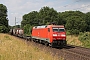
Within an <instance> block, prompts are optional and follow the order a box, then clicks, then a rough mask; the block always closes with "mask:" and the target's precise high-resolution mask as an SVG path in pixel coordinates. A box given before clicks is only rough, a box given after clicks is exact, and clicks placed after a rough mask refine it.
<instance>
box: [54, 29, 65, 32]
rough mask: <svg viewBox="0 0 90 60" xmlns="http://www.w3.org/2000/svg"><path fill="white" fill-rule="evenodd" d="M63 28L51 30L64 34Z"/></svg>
mask: <svg viewBox="0 0 90 60" xmlns="http://www.w3.org/2000/svg"><path fill="white" fill-rule="evenodd" d="M64 31H65V30H64V28H53V32H64Z"/></svg>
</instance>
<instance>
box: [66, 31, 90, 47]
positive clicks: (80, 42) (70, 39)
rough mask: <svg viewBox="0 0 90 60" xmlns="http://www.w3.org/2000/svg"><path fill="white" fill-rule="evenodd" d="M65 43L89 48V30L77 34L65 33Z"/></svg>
mask: <svg viewBox="0 0 90 60" xmlns="http://www.w3.org/2000/svg"><path fill="white" fill-rule="evenodd" d="M67 43H68V44H71V45H76V46H82V47H86V48H90V32H85V33H80V34H79V35H78V36H74V35H72V36H71V35H67Z"/></svg>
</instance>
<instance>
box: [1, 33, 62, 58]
mask: <svg viewBox="0 0 90 60" xmlns="http://www.w3.org/2000/svg"><path fill="white" fill-rule="evenodd" d="M0 60H63V58H57V56H52V55H51V53H50V52H48V53H45V52H44V51H41V50H40V49H39V48H37V47H35V46H34V45H33V44H32V43H31V44H30V45H28V44H27V43H26V42H25V41H23V40H20V39H18V38H15V37H13V36H10V35H8V34H1V33H0Z"/></svg>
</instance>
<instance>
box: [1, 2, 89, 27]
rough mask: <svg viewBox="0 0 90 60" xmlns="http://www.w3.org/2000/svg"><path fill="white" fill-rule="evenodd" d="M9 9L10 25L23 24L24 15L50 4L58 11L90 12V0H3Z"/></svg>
mask: <svg viewBox="0 0 90 60" xmlns="http://www.w3.org/2000/svg"><path fill="white" fill-rule="evenodd" d="M0 4H4V5H5V6H6V7H7V9H8V17H7V18H8V19H9V25H11V26H14V25H15V17H16V21H17V25H18V24H21V21H22V16H23V15H24V14H27V13H29V12H32V11H39V10H40V9H41V8H42V7H44V6H48V7H50V8H54V9H55V10H56V11H58V12H65V11H69V10H73V11H76V10H79V11H81V12H84V13H86V12H90V0H2V1H0Z"/></svg>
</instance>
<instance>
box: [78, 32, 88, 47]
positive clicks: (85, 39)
mask: <svg viewBox="0 0 90 60" xmlns="http://www.w3.org/2000/svg"><path fill="white" fill-rule="evenodd" d="M79 40H80V41H81V42H82V44H83V46H84V47H86V48H90V33H89V32H85V33H80V34H79Z"/></svg>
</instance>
